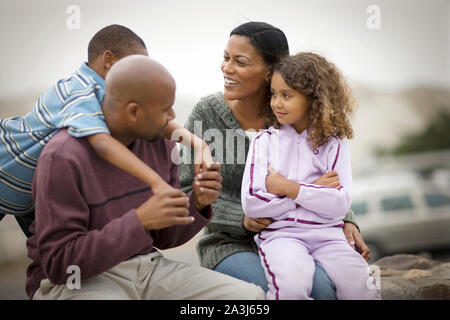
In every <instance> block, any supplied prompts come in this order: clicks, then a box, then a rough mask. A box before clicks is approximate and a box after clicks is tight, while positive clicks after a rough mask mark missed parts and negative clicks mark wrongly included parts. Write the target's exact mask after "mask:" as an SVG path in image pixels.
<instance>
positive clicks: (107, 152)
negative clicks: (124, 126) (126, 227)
mask: <svg viewBox="0 0 450 320" xmlns="http://www.w3.org/2000/svg"><path fill="white" fill-rule="evenodd" d="M86 139H87V140H88V142H89V143H90V145H91V146H92V147H93V148H94V150H95V151H96V152H97V154H99V155H100V156H101V157H102V158H104V159H105V160H106V161H108V162H109V163H111V164H112V165H114V166H116V167H118V168H120V169H122V170H124V171H126V172H128V173H129V174H131V175H133V176H135V177H136V178H138V179H139V180H141V181H142V182H144V183H146V184H148V185H149V186H150V187H151V188H152V191H153V193H155V194H156V193H159V192H161V191H163V190H165V189H173V188H172V187H171V186H170V185H169V184H168V183H166V182H165V181H164V180H163V179H162V178H161V177H160V176H159V175H158V174H157V173H156V172H155V171H154V170H153V169H152V168H150V167H149V166H148V165H146V164H145V163H144V162H143V161H142V160H140V159H139V158H138V157H136V155H134V154H133V153H132V152H131V151H130V150H129V149H128V148H127V147H126V146H124V145H123V144H122V143H120V142H119V141H118V140H116V139H114V138H113V137H112V136H111V135H109V134H106V133H98V134H93V135H91V136H87V137H86Z"/></svg>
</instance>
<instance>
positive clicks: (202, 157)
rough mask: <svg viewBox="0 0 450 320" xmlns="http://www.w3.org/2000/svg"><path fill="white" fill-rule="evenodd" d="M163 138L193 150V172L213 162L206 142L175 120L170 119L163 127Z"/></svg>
mask: <svg viewBox="0 0 450 320" xmlns="http://www.w3.org/2000/svg"><path fill="white" fill-rule="evenodd" d="M164 138H166V139H168V140H172V141H175V142H179V143H182V144H183V145H185V146H186V147H189V148H191V149H193V150H194V172H195V173H197V172H199V171H202V170H201V167H205V168H209V167H210V165H211V164H212V163H213V162H214V160H213V159H212V156H211V150H210V149H209V146H208V144H207V143H206V142H205V141H204V140H202V139H201V138H200V137H197V136H196V135H194V134H193V133H192V132H190V131H189V130H188V129H186V128H184V127H182V126H180V125H179V124H178V123H176V122H175V121H170V122H169V124H168V125H167V127H166V128H165V129H164Z"/></svg>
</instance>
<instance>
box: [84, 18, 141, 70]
mask: <svg viewBox="0 0 450 320" xmlns="http://www.w3.org/2000/svg"><path fill="white" fill-rule="evenodd" d="M137 48H143V49H146V46H145V43H144V41H143V40H142V39H141V38H140V37H139V36H138V35H137V34H136V33H134V32H133V31H131V30H130V29H128V28H127V27H124V26H121V25H118V24H112V25H110V26H107V27H104V28H103V29H101V30H100V31H98V32H97V33H96V34H95V35H94V36H93V37H92V39H91V41H89V45H88V63H89V64H90V63H93V62H94V61H95V59H96V58H97V57H98V56H99V55H102V54H103V52H105V51H106V50H110V51H111V52H112V53H113V54H114V55H115V56H117V57H118V58H122V57H124V56H125V55H126V54H127V53H128V54H129V53H130V50H134V49H137Z"/></svg>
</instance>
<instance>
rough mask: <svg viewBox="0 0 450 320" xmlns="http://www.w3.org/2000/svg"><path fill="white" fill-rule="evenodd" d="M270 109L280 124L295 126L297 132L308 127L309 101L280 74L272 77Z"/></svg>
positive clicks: (277, 73)
mask: <svg viewBox="0 0 450 320" xmlns="http://www.w3.org/2000/svg"><path fill="white" fill-rule="evenodd" d="M270 92H271V99H270V107H271V108H272V111H273V113H274V114H275V116H276V117H277V119H278V122H279V123H280V124H287V125H291V126H293V127H294V128H295V129H297V131H299V132H300V131H303V130H304V129H306V128H307V127H308V110H309V106H308V100H307V99H306V97H305V96H304V95H303V94H301V93H300V92H298V91H297V90H295V89H292V88H291V87H289V86H288V85H287V83H286V82H285V81H284V79H283V77H282V76H281V74H280V73H279V72H275V73H274V74H273V76H272V81H271V85H270Z"/></svg>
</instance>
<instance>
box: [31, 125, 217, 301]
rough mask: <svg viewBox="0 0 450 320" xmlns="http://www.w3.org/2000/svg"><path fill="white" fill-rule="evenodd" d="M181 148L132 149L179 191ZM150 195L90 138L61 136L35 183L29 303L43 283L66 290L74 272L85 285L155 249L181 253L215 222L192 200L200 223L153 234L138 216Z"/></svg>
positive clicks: (162, 144)
mask: <svg viewBox="0 0 450 320" xmlns="http://www.w3.org/2000/svg"><path fill="white" fill-rule="evenodd" d="M174 147H175V143H173V142H171V141H168V140H164V139H161V140H157V141H154V142H147V141H143V140H137V141H136V142H135V143H134V144H133V145H132V146H131V147H130V148H131V150H132V152H133V153H134V154H136V155H137V156H138V157H139V158H140V159H142V160H143V161H144V162H145V163H147V164H148V165H149V166H151V167H152V168H153V169H154V170H155V171H156V172H157V173H158V174H159V175H160V176H161V177H162V178H163V179H165V180H166V181H167V182H168V183H170V184H171V185H172V186H173V187H175V188H179V187H180V185H179V177H178V166H177V165H175V164H174V163H173V162H172V160H171V151H172V149H173V148H174ZM174 154H175V155H177V154H178V153H177V152H175V153H174ZM151 196H152V192H151V190H150V188H149V187H148V186H147V185H145V184H144V183H142V182H140V181H139V180H138V179H137V178H135V177H133V176H131V175H129V174H128V173H126V172H124V171H122V170H120V169H118V168H116V167H114V166H113V165H111V164H110V163H108V162H107V161H106V160H104V159H103V158H101V157H100V156H98V155H97V154H96V152H95V151H94V150H93V148H92V147H91V146H90V145H89V143H88V142H87V140H86V139H83V138H78V139H77V138H74V137H71V136H70V135H69V134H68V133H67V130H61V131H60V132H59V133H58V134H57V135H55V136H54V137H53V138H52V139H51V141H50V142H49V143H48V145H47V146H46V147H45V148H44V150H43V152H42V154H41V156H40V158H39V162H38V166H37V169H36V173H35V176H34V179H33V198H34V200H35V203H36V211H35V213H36V220H35V222H34V223H33V224H32V226H31V231H32V232H33V233H34V236H32V237H31V238H30V239H28V241H27V248H28V256H29V257H30V258H31V259H32V260H33V262H32V263H31V264H30V266H29V267H28V270H27V283H26V292H27V294H28V296H29V297H30V298H32V297H33V295H34V293H35V291H36V290H37V289H38V288H39V284H40V281H41V280H42V279H44V278H48V279H49V280H50V281H51V282H52V283H54V284H66V280H67V278H68V277H69V276H70V275H71V274H70V273H67V268H68V266H70V265H77V266H78V267H80V270H81V279H87V278H90V277H93V276H95V275H98V274H100V273H103V272H104V271H106V270H108V269H110V268H112V267H114V266H115V265H117V264H119V263H120V262H122V261H125V260H127V259H129V258H131V257H133V256H135V255H139V254H147V253H149V252H152V251H155V247H157V248H159V249H168V248H173V247H176V246H179V245H181V244H183V243H185V242H187V241H188V240H189V239H191V238H192V237H193V236H194V235H195V234H197V233H198V232H199V231H200V230H201V228H203V226H205V225H206V224H207V223H208V222H209V221H210V219H211V217H212V210H211V207H210V206H208V207H207V208H205V209H204V210H203V211H202V213H201V214H200V213H199V212H198V211H197V210H195V206H194V203H193V199H192V195H191V194H189V197H190V200H191V202H190V215H192V216H193V217H195V221H194V222H193V223H191V224H189V225H178V226H173V227H170V228H165V229H161V230H156V231H151V232H148V231H146V230H145V229H144V227H143V226H142V225H141V224H140V222H139V220H138V219H137V216H136V211H135V209H136V208H137V207H139V206H140V205H141V204H142V203H144V202H145V201H146V200H148V199H149V197H151Z"/></svg>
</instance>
